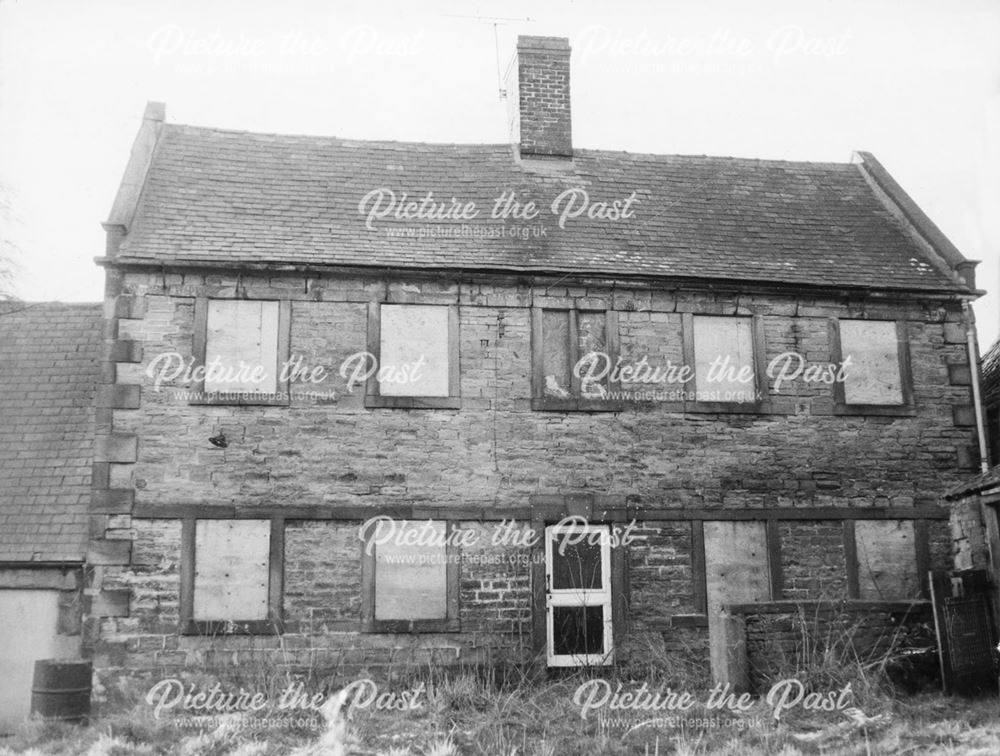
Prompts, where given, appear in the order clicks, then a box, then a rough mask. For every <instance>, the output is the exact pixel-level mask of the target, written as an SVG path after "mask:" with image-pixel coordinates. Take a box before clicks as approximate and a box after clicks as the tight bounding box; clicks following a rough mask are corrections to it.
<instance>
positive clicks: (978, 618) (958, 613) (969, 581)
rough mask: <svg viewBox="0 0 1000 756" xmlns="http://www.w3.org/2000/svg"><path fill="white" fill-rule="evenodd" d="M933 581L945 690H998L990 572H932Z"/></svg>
mask: <svg viewBox="0 0 1000 756" xmlns="http://www.w3.org/2000/svg"><path fill="white" fill-rule="evenodd" d="M930 584H931V599H932V601H933V602H934V624H935V628H936V630H937V639H938V655H939V658H940V661H941V681H942V684H943V686H944V690H945V692H946V693H965V694H972V693H985V692H989V691H993V690H995V689H996V685H997V672H996V668H995V666H994V657H995V653H994V648H995V646H996V642H997V638H996V626H995V622H994V620H993V616H994V615H993V606H992V604H991V591H990V586H989V579H988V575H987V574H986V572H985V571H981V570H976V571H969V572H963V573H948V572H931V574H930Z"/></svg>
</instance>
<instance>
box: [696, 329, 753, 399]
mask: <svg viewBox="0 0 1000 756" xmlns="http://www.w3.org/2000/svg"><path fill="white" fill-rule="evenodd" d="M693 326H694V329H693V330H694V363H695V364H694V371H695V391H696V395H697V400H698V401H702V402H741V403H743V402H755V401H756V400H757V391H756V389H757V385H756V375H755V368H754V355H753V319H752V318H743V317H724V316H714V315H697V316H695V318H694V323H693Z"/></svg>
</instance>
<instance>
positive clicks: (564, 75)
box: [507, 37, 573, 158]
mask: <svg viewBox="0 0 1000 756" xmlns="http://www.w3.org/2000/svg"><path fill="white" fill-rule="evenodd" d="M569 54H570V48H569V40H568V39H566V38H565V37H518V38H517V53H516V54H515V56H514V59H513V60H512V61H511V64H510V67H509V68H508V69H507V107H508V119H509V122H510V135H511V141H512V142H514V143H516V144H519V145H520V148H521V155H523V156H525V157H559V158H562V157H572V156H573V136H572V128H571V118H570V98H569Z"/></svg>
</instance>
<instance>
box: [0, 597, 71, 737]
mask: <svg viewBox="0 0 1000 756" xmlns="http://www.w3.org/2000/svg"><path fill="white" fill-rule="evenodd" d="M58 616H59V592H58V591H44V590H0V733H12V732H14V731H15V730H16V729H17V726H18V725H19V724H20V723H21V722H22V721H23V720H24V719H26V718H27V716H28V714H29V713H30V711H31V682H32V678H33V677H34V674H35V662H36V661H38V660H39V659H53V658H65V657H66V656H67V650H68V649H67V648H66V645H67V643H68V642H71V639H69V638H65V637H64V638H62V639H61V640H60V638H59V637H57V636H56V623H57V621H58ZM70 653H72V651H70Z"/></svg>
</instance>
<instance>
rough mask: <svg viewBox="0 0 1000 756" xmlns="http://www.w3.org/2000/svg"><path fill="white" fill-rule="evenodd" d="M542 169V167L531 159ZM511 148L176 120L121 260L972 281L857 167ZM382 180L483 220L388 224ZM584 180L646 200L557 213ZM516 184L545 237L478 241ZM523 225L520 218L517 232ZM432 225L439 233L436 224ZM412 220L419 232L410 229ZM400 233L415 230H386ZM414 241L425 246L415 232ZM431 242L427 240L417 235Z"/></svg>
mask: <svg viewBox="0 0 1000 756" xmlns="http://www.w3.org/2000/svg"><path fill="white" fill-rule="evenodd" d="M536 164H537V161H536ZM552 165H553V163H552V162H548V163H546V166H548V167H545V166H543V167H541V168H537V169H536V168H531V167H529V166H526V165H525V164H524V163H522V162H521V161H519V160H518V159H517V158H516V156H515V154H514V150H513V148H512V147H511V146H510V145H436V144H417V143H399V142H369V141H351V140H345V139H338V138H334V137H314V136H277V135H269V134H252V133H246V132H236V131H223V130H216V129H207V128H200V127H192V126H183V125H176V124H164V125H163V129H162V132H161V133H160V136H159V139H158V141H157V145H156V149H155V152H154V155H153V160H152V164H151V167H150V170H149V172H148V174H147V175H146V179H145V184H144V187H143V190H142V194H141V197H140V201H139V206H138V209H137V212H136V215H135V216H134V220H133V222H132V224H131V227H130V228H129V230H128V234H127V236H126V237H125V239H124V242H123V244H122V246H121V247H120V249H119V251H118V258H119V259H121V260H124V261H149V262H156V263H183V262H185V261H187V262H197V263H200V264H204V263H212V262H218V263H220V264H224V265H226V264H233V263H239V264H243V263H289V264H333V265H362V266H378V267H382V266H391V267H402V268H437V269H441V268H444V269H452V268H459V269H492V270H506V271H530V272H548V271H553V272H583V273H594V274H609V275H644V276H645V275H648V276H658V277H661V276H666V277H671V278H697V279H706V278H707V279H719V278H722V279H727V280H733V279H739V280H759V281H773V282H784V283H790V284H814V285H832V286H860V287H875V288H897V289H908V290H934V291H941V290H949V291H951V290H957V291H968V288H967V287H966V286H965V285H964V284H962V283H959V282H957V281H956V278H955V276H954V274H953V273H952V272H951V271H950V270H949V269H948V268H947V265H946V264H944V263H942V262H941V261H935V260H931V259H928V258H927V257H925V256H924V254H923V253H922V252H921V250H920V249H919V248H918V246H917V245H916V244H915V242H914V241H913V240H912V238H911V236H910V235H909V232H908V231H907V230H906V229H904V227H903V226H902V221H898V220H897V219H896V217H895V216H893V215H892V214H890V212H889V211H888V210H887V209H886V207H885V206H884V205H883V204H882V202H881V201H880V199H879V198H878V197H877V196H876V195H875V193H874V191H873V190H872V189H871V187H870V186H869V184H868V183H867V181H866V179H865V176H864V175H863V173H862V169H861V168H860V167H859V166H858V165H856V164H850V163H845V164H837V163H792V162H782V161H771V160H748V159H737V158H717V157H687V156H674V155H643V154H630V153H624V152H608V151H597V150H576V151H575V156H574V160H573V163H572V166H571V168H570V169H569V170H566V171H564V172H560V171H559V170H553V169H552V168H551V166H552ZM380 187H385V188H389V189H391V190H393V191H394V192H396V194H397V195H401V194H402V193H403V192H406V193H407V194H408V195H409V199H410V200H417V201H420V200H421V199H423V198H424V196H425V195H426V194H427V193H428V192H432V193H433V197H434V199H435V200H437V201H445V202H450V200H451V198H453V197H454V198H456V199H457V200H459V202H461V203H465V202H475V203H476V206H477V208H478V209H479V211H480V212H479V216H478V217H477V218H476V219H475V220H473V221H471V222H470V221H461V222H443V223H432V222H429V221H426V220H394V219H391V218H386V219H383V220H376V221H375V226H376V228H375V230H369V229H367V228H366V227H365V217H364V216H363V215H362V214H361V213H360V212H359V209H358V205H359V201H360V200H361V199H362V198H363V197H364V196H365V195H366V194H367V193H368V192H370V191H371V190H373V189H378V188H380ZM570 187H582V188H584V189H585V190H586V191H587V193H588V194H589V198H590V200H591V202H598V201H608V202H610V201H613V200H621V199H624V198H626V197H628V196H629V195H630V194H631V193H632V192H635V193H636V198H637V200H638V203H637V204H635V206H634V209H635V215H634V217H633V218H631V219H628V220H619V221H610V220H604V219H588V218H587V217H586V216H585V215H584V216H581V217H578V218H576V219H575V220H569V221H567V223H566V227H565V228H560V227H559V226H558V223H557V217H556V216H555V215H554V214H552V212H551V211H550V209H549V208H550V205H551V203H552V201H553V200H554V199H555V198H556V196H557V195H558V194H559V193H560V192H562V191H563V190H565V189H567V188H570ZM504 191H507V192H511V191H513V192H515V193H516V195H517V199H518V200H520V201H522V202H526V201H528V200H534V201H535V202H536V203H537V205H538V206H539V208H540V210H541V215H540V216H539V218H537V219H535V220H532V221H520V222H518V223H519V225H522V226H527V227H529V229H531V228H535V227H539V228H542V229H544V232H545V233H544V236H537V237H535V236H531V237H530V238H527V239H522V238H510V237H509V236H508V237H503V238H499V237H490V236H486V237H477V236H472V235H471V231H470V232H469V235H465V236H461V235H459V236H441V235H440V233H439V230H440V229H442V228H449V229H451V230H452V232H454V230H455V229H456V227H461V226H463V225H465V226H466V227H467V228H468V229H472V228H474V229H475V230H476V233H478V234H488V233H491V232H496V231H497V230H498V229H499V228H500V227H502V226H503V223H502V222H501V221H498V220H494V219H491V218H490V213H491V210H492V208H493V205H494V201H495V199H496V198H497V197H498V196H499V195H500V194H501V193H502V192H504ZM513 224H514V222H513V221H511V220H508V221H507V224H506V225H507V226H508V227H510V226H511V225H513ZM430 227H433V230H430V231H429V230H428V229H429V228H430ZM405 228H410V229H412V231H411V232H407V231H405V230H402V229H405ZM393 230H395V231H396V232H398V233H401V234H404V235H402V236H392V235H390V234H391V233H392V232H393ZM407 233H412V236H410V235H406V234H407ZM420 234H423V236H420Z"/></svg>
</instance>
